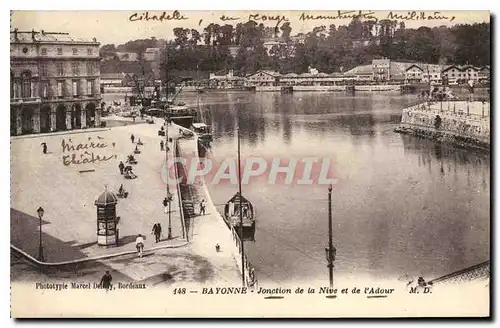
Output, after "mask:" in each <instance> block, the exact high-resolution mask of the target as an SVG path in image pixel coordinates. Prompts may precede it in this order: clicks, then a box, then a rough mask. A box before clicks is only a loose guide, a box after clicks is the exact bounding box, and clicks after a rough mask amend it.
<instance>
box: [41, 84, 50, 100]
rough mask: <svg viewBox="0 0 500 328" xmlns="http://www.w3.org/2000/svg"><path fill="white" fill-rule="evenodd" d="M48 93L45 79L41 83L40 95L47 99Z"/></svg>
mask: <svg viewBox="0 0 500 328" xmlns="http://www.w3.org/2000/svg"><path fill="white" fill-rule="evenodd" d="M48 94H49V83H48V82H47V81H45V82H43V83H42V97H43V98H44V99H47V98H48Z"/></svg>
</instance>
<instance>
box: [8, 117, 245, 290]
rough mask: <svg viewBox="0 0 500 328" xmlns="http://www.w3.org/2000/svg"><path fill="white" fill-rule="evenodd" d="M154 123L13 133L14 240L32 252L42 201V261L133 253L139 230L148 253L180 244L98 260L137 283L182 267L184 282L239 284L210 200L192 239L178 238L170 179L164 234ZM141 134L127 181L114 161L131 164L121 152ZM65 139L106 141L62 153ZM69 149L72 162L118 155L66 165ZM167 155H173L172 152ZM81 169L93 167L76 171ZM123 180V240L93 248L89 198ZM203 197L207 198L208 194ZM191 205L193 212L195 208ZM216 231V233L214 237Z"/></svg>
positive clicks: (172, 131) (157, 125)
mask: <svg viewBox="0 0 500 328" xmlns="http://www.w3.org/2000/svg"><path fill="white" fill-rule="evenodd" d="M156 121H157V123H155V124H137V125H128V126H122V127H114V128H111V129H99V130H97V131H96V130H94V131H91V130H89V131H72V132H68V133H57V134H51V135H37V136H36V137H35V136H26V137H16V138H13V139H12V140H11V149H12V150H11V171H12V177H13V179H11V188H12V200H11V243H12V244H13V245H14V246H16V247H18V248H20V249H21V250H22V251H24V252H26V253H28V254H30V255H31V256H32V257H34V258H37V256H38V244H39V237H38V236H39V230H38V224H39V220H38V217H37V214H36V209H37V208H38V207H39V206H42V207H43V208H44V210H45V214H44V216H43V226H42V231H43V236H42V240H43V247H44V256H45V261H46V262H52V263H53V262H62V261H73V260H79V259H85V258H89V257H91V258H93V257H96V256H102V255H110V254H118V253H123V252H131V251H134V250H135V238H136V235H137V234H139V233H141V234H143V235H145V236H146V240H145V249H146V251H147V250H149V249H151V248H152V247H157V246H172V247H177V246H180V248H175V249H173V248H168V249H163V250H155V251H154V252H153V253H154V254H152V255H150V256H145V257H143V258H138V257H137V256H130V255H128V256H125V257H123V256H120V257H119V258H116V260H113V259H109V260H100V261H99V262H101V263H102V264H103V265H105V266H107V267H109V268H110V269H111V270H112V272H113V271H119V272H120V273H123V274H125V275H126V276H128V277H129V278H130V279H132V280H135V281H149V280H150V279H156V278H154V277H159V276H162V275H164V273H168V274H169V275H173V276H175V277H176V278H174V280H176V281H179V279H180V277H179V274H180V273H179V272H181V273H182V274H180V275H181V276H182V277H183V278H182V279H181V280H183V281H193V282H194V281H198V282H199V281H207V280H212V281H215V282H219V283H224V282H230V281H231V282H233V281H234V282H239V280H240V278H239V273H238V269H237V267H236V263H235V259H234V257H233V255H232V253H231V252H229V251H228V247H226V242H225V241H224V240H222V239H228V241H227V242H228V243H229V242H230V240H229V239H230V234H228V231H227V227H225V226H224V223H223V222H221V221H220V220H218V219H217V218H216V217H215V216H213V215H211V214H213V213H215V211H216V209H215V207H213V205H212V204H211V202H210V203H208V204H207V215H205V216H201V217H195V218H194V219H193V220H194V225H193V226H192V230H191V231H190V241H191V244H189V245H186V246H183V245H185V243H186V241H185V240H184V239H182V237H183V234H182V225H181V221H180V214H179V203H178V198H177V186H176V184H175V183H172V184H171V185H170V192H171V194H172V195H173V201H172V213H171V221H172V236H173V238H174V239H173V240H171V241H166V240H165V239H166V237H167V233H168V215H166V214H165V213H164V208H163V206H162V200H163V198H164V197H165V196H166V184H165V183H166V182H165V178H164V173H165V172H162V170H164V169H165V167H164V161H165V152H161V151H160V141H161V140H165V138H164V137H161V136H158V130H159V128H160V126H161V123H163V120H161V119H158V120H156ZM178 131H179V129H178V128H177V127H176V126H174V125H172V126H171V127H170V128H169V136H170V137H176V136H177V135H178ZM131 134H134V136H135V143H134V144H133V143H132V142H131V139H130V136H131ZM89 138H90V139H89ZM138 139H140V140H141V141H142V142H143V143H144V145H143V146H138V147H139V149H140V151H141V153H140V154H137V155H135V157H136V159H137V160H138V164H136V165H133V171H134V173H135V174H136V175H137V176H138V178H137V179H133V180H126V179H125V178H124V177H123V176H122V175H121V174H120V172H119V169H118V164H119V162H120V160H121V161H123V163H124V164H125V165H128V164H127V163H126V162H125V160H126V156H127V155H129V154H131V153H132V152H133V150H134V149H135V146H136V144H137V140H138ZM63 140H64V141H65V143H66V144H72V145H74V146H75V148H76V146H77V145H78V144H80V143H81V144H88V145H89V144H90V142H94V145H95V144H96V143H106V145H107V146H106V147H105V148H89V149H87V150H86V151H87V154H85V150H81V149H80V150H78V151H71V152H68V151H66V152H63V148H62V145H61V143H62V142H63ZM42 142H45V143H46V144H47V146H48V152H49V153H48V154H43V153H42V146H41V143H42ZM190 143H192V141H191V142H188V143H187V144H184V145H185V146H187V145H189V146H191V145H190ZM171 148H172V147H171ZM72 153H76V154H77V156H76V158H75V160H80V161H81V160H82V159H83V157H85V158H91V154H92V153H94V155H97V154H98V155H99V156H101V158H102V157H103V156H106V157H109V156H112V155H117V156H116V158H114V156H113V158H112V159H110V160H109V161H101V162H98V161H96V162H94V163H86V164H80V165H77V164H69V165H64V163H63V156H64V155H71V154H72ZM82 154H83V157H81V155H82ZM169 156H173V155H172V152H170V154H169ZM69 159H71V157H70V158H69ZM86 170H91V171H88V172H81V171H86ZM92 170H93V171H92ZM121 183H123V185H124V188H125V189H126V191H128V192H129V196H128V198H126V199H119V201H118V205H117V215H118V216H120V217H121V219H120V222H119V224H118V228H119V234H120V236H119V238H120V246H118V247H111V248H106V247H101V246H98V245H97V236H96V230H97V218H96V207H95V205H94V201H95V200H96V199H97V197H98V196H99V195H100V194H101V193H102V192H103V191H104V189H105V186H107V188H108V189H109V190H111V191H113V192H114V193H117V191H118V188H119V186H120V184H121ZM204 197H205V199H207V198H208V197H207V195H205V196H204ZM196 209H197V212H198V207H197V208H196ZM157 221H159V222H160V223H161V225H162V232H163V236H162V239H163V240H162V241H161V242H160V243H159V244H156V243H155V242H154V236H153V235H152V234H151V229H152V226H153V224H154V223H155V222H157ZM215 236H217V238H215V239H214V237H215ZM219 236H222V239H218V238H219ZM217 242H219V243H220V244H221V246H222V252H220V253H216V252H215V249H214V245H215V243H217ZM146 253H148V252H146ZM149 253H151V252H149ZM196 258H199V259H200V260H196ZM193 261H194V262H193ZM200 261H202V262H200ZM190 263H191V264H190ZM193 263H198V265H194V264H193ZM204 263H206V264H204ZM200 264H203V265H200ZM172 270H173V271H172ZM176 273H177V274H176ZM162 277H163V276H162ZM158 279H160V280H163V279H165V278H164V277H163V278H158ZM167 280H168V279H167Z"/></svg>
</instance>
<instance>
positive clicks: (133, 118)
mask: <svg viewBox="0 0 500 328" xmlns="http://www.w3.org/2000/svg"><path fill="white" fill-rule="evenodd" d="M132 120H133V123H135V115H134V116H132Z"/></svg>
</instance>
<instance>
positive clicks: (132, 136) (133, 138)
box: [130, 135, 135, 143]
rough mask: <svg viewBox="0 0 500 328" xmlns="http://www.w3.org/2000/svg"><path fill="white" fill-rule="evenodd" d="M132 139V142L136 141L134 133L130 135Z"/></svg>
mask: <svg viewBox="0 0 500 328" xmlns="http://www.w3.org/2000/svg"><path fill="white" fill-rule="evenodd" d="M130 140H132V143H134V140H135V137H134V135H131V136H130Z"/></svg>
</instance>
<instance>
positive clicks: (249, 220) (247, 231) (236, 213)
mask: <svg viewBox="0 0 500 328" xmlns="http://www.w3.org/2000/svg"><path fill="white" fill-rule="evenodd" d="M224 219H225V221H226V223H227V225H229V226H231V227H233V228H234V229H235V231H236V232H237V233H238V234H239V235H240V237H242V239H243V240H250V241H255V211H254V208H253V205H252V203H251V202H250V201H249V200H248V199H246V198H245V197H243V195H241V194H240V193H239V192H237V193H236V194H235V195H234V196H233V197H231V199H229V200H228V202H227V203H226V205H225V206H224Z"/></svg>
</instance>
